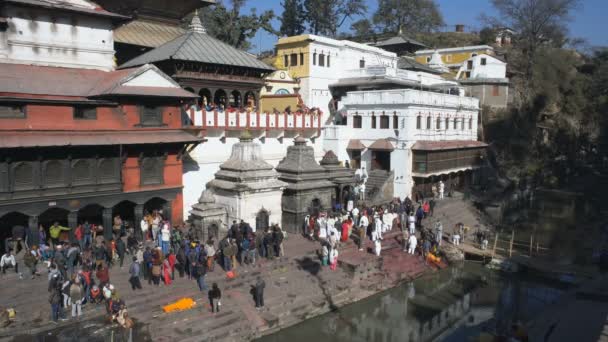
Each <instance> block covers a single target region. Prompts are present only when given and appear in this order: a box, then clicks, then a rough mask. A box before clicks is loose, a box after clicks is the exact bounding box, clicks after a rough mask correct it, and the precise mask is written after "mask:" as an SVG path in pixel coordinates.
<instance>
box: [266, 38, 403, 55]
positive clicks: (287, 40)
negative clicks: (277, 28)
mask: <svg viewBox="0 0 608 342" xmlns="http://www.w3.org/2000/svg"><path fill="white" fill-rule="evenodd" d="M299 42H318V43H321V44H325V45H330V46H335V47H348V48H352V49H356V50H361V51H367V52H373V53H377V54H380V55H384V56H387V57H397V55H396V54H395V53H394V52H389V51H386V50H384V49H381V48H378V47H374V46H370V45H367V44H362V43H357V42H353V41H350V40H337V39H332V38H327V37H322V36H317V35H314V34H301V35H299V36H291V37H283V38H279V41H278V42H277V43H276V46H277V47H279V46H281V45H286V44H292V43H299Z"/></svg>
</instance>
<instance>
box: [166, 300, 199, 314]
mask: <svg viewBox="0 0 608 342" xmlns="http://www.w3.org/2000/svg"><path fill="white" fill-rule="evenodd" d="M195 306H196V302H195V301H194V299H192V298H182V299H180V300H178V301H177V302H174V303H171V304H168V305H165V306H163V311H164V312H165V313H170V312H175V311H184V310H190V309H192V308H194V307H195Z"/></svg>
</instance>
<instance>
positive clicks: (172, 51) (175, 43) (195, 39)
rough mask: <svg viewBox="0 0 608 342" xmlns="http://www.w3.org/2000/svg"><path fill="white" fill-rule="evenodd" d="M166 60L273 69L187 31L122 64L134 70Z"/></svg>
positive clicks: (242, 52)
mask: <svg viewBox="0 0 608 342" xmlns="http://www.w3.org/2000/svg"><path fill="white" fill-rule="evenodd" d="M169 59H175V60H182V61H193V62H200V63H208V64H219V65H230V66H239V67H247V68H253V69H260V70H268V71H272V70H274V68H272V67H271V66H269V65H268V64H266V63H264V62H262V61H260V60H258V59H257V58H256V57H255V56H253V55H251V54H249V53H247V52H245V51H241V50H239V49H237V48H235V47H232V46H230V45H228V44H226V43H224V42H221V41H219V40H217V39H215V38H213V37H211V36H210V35H208V34H206V33H202V32H192V31H188V32H187V33H185V34H184V35H182V36H180V37H178V38H176V39H174V40H172V41H170V42H168V43H166V44H164V45H162V46H160V47H158V48H156V49H154V50H151V51H148V52H146V53H144V54H143V55H141V56H138V57H135V58H134V59H132V60H130V61H128V62H126V63H125V64H123V65H121V66H120V68H128V67H134V66H138V65H143V64H146V63H154V62H160V61H165V60H169Z"/></svg>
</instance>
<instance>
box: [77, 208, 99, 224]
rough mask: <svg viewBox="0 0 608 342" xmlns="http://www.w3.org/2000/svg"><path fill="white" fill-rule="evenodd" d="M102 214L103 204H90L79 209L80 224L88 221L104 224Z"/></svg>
mask: <svg viewBox="0 0 608 342" xmlns="http://www.w3.org/2000/svg"><path fill="white" fill-rule="evenodd" d="M102 214H103V207H102V206H100V205H99V204H89V205H87V206H85V207H82V208H81V209H80V210H78V223H79V224H80V223H84V222H85V221H87V222H89V223H90V224H96V225H100V224H103V218H102Z"/></svg>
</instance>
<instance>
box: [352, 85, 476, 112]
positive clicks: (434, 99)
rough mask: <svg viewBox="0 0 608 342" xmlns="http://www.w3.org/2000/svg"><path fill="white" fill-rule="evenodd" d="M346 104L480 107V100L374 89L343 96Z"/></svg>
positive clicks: (426, 92) (402, 90)
mask: <svg viewBox="0 0 608 342" xmlns="http://www.w3.org/2000/svg"><path fill="white" fill-rule="evenodd" d="M342 104H343V105H344V106H349V105H374V104H378V105H380V104H420V105H427V106H435V107H449V108H462V109H473V110H477V109H479V100H478V99H477V98H474V97H464V96H458V95H450V94H441V93H433V92H430V91H422V90H415V89H400V90H373V91H354V92H349V93H348V95H347V96H345V97H343V98H342Z"/></svg>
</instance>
